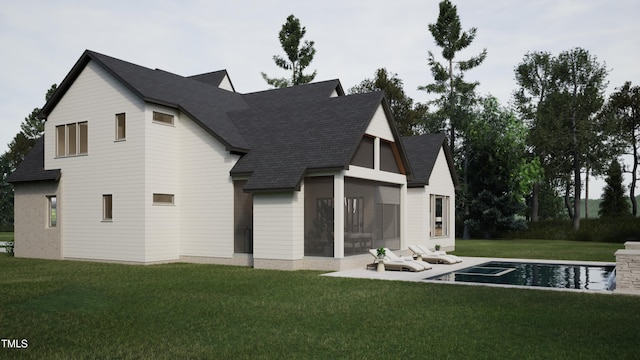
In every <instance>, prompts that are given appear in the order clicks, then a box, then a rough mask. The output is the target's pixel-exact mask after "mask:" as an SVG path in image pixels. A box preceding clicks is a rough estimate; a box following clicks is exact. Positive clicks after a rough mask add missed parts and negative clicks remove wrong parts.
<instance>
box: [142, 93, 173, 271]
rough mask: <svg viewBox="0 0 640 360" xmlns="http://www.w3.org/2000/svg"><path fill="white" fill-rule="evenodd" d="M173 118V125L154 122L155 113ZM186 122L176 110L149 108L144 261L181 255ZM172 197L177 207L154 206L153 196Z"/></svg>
mask: <svg viewBox="0 0 640 360" xmlns="http://www.w3.org/2000/svg"><path fill="white" fill-rule="evenodd" d="M154 111H157V112H161V113H164V114H169V115H173V116H174V119H173V121H174V124H173V125H169V124H164V123H159V122H154V121H153V112H154ZM182 127H183V120H182V118H181V117H180V114H179V113H178V112H177V111H175V110H174V109H170V108H165V107H161V106H156V105H147V106H146V109H145V119H144V136H145V142H144V143H145V148H144V154H145V165H144V186H143V196H144V214H145V221H144V224H145V236H144V239H145V255H144V261H145V262H151V261H163V260H171V259H178V258H179V256H180V216H179V215H180V213H179V210H180V207H181V206H182V201H183V199H182V196H181V195H182V194H181V193H180V191H179V188H180V175H181V174H180V171H179V170H180V130H181V129H182ZM154 193H156V194H172V195H174V204H154V203H153V194H154Z"/></svg>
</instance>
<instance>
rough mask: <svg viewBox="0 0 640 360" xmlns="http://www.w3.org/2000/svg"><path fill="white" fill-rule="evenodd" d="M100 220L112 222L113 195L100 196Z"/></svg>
mask: <svg viewBox="0 0 640 360" xmlns="http://www.w3.org/2000/svg"><path fill="white" fill-rule="evenodd" d="M102 220H104V221H111V220H113V195H111V194H108V195H102Z"/></svg>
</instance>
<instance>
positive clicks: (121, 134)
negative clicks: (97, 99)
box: [116, 113, 127, 140]
mask: <svg viewBox="0 0 640 360" xmlns="http://www.w3.org/2000/svg"><path fill="white" fill-rule="evenodd" d="M126 137H127V123H126V117H125V114H124V113H122V114H116V140H124V139H126Z"/></svg>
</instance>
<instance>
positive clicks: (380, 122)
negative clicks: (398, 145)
mask: <svg viewBox="0 0 640 360" xmlns="http://www.w3.org/2000/svg"><path fill="white" fill-rule="evenodd" d="M365 133H367V134H369V135H371V136H375V137H379V138H381V139H385V140H387V141H395V140H394V138H393V133H392V132H391V127H389V122H388V121H387V115H386V114H385V113H384V108H383V107H382V105H380V106H378V110H376V113H375V114H374V115H373V118H372V119H371V122H370V123H369V126H368V127H367V130H366V131H365Z"/></svg>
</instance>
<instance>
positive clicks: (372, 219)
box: [344, 178, 401, 256]
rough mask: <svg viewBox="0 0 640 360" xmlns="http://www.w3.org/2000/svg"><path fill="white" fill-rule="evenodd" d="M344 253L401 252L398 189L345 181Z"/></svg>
mask: <svg viewBox="0 0 640 360" xmlns="http://www.w3.org/2000/svg"><path fill="white" fill-rule="evenodd" d="M344 212H345V219H344V226H345V228H344V253H345V255H347V256H348V255H357V254H365V253H367V252H368V251H369V249H375V248H378V247H381V246H383V247H388V248H389V249H392V250H397V249H399V248H400V224H401V223H400V187H399V186H392V185H387V184H384V183H379V182H375V181H369V180H361V179H354V178H345V198H344Z"/></svg>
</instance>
